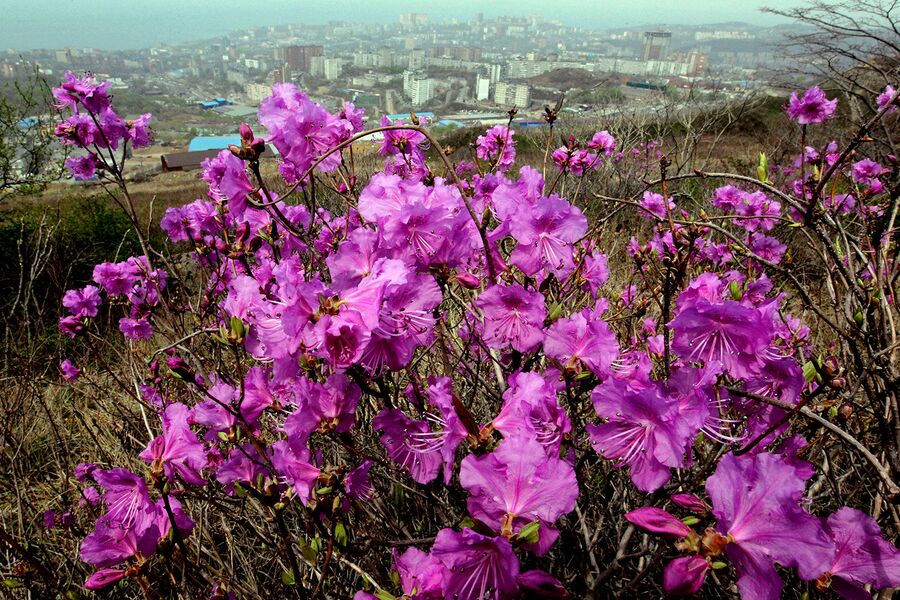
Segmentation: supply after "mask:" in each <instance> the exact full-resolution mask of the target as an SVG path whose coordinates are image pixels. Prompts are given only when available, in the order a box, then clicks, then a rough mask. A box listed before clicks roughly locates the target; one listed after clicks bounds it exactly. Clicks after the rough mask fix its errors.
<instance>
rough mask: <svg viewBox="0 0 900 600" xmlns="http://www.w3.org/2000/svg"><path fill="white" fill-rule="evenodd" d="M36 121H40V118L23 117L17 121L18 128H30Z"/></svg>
mask: <svg viewBox="0 0 900 600" xmlns="http://www.w3.org/2000/svg"><path fill="white" fill-rule="evenodd" d="M38 123H40V120H39V119H38V118H37V117H25V118H24V119H22V120H21V121H19V129H31V128H32V127H34V126H35V125H37V124H38Z"/></svg>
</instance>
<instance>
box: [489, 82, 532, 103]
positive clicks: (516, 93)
mask: <svg viewBox="0 0 900 600" xmlns="http://www.w3.org/2000/svg"><path fill="white" fill-rule="evenodd" d="M494 102H496V103H497V104H502V105H504V106H516V107H518V108H525V107H527V106H528V105H529V104H531V89H530V88H529V87H528V86H527V85H522V84H520V83H507V82H505V81H499V82H497V84H496V85H494Z"/></svg>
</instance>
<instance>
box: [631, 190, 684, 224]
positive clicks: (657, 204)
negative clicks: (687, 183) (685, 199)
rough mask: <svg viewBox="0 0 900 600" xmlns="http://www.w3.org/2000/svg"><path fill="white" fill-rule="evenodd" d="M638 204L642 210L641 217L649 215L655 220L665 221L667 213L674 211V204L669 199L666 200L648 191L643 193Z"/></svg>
mask: <svg viewBox="0 0 900 600" xmlns="http://www.w3.org/2000/svg"><path fill="white" fill-rule="evenodd" d="M639 204H640V205H641V208H642V209H643V211H641V214H642V215H644V214H646V215H650V216H651V217H656V218H657V219H666V218H667V217H668V215H669V213H670V212H671V211H673V210H675V202H674V201H673V200H672V199H671V198H669V199H668V200H666V199H665V198H663V196H662V194H656V193H654V192H651V191H650V190H647V191H646V192H644V197H643V198H641V200H640V202H639Z"/></svg>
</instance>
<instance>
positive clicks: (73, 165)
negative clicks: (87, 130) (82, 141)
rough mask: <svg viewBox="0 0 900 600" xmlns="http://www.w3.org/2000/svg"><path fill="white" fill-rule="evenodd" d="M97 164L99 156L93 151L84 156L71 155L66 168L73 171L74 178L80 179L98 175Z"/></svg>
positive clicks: (83, 179)
mask: <svg viewBox="0 0 900 600" xmlns="http://www.w3.org/2000/svg"><path fill="white" fill-rule="evenodd" d="M97 165H98V163H97V156H96V155H95V154H93V153H88V154H85V155H84V156H70V157H69V158H67V159H66V168H67V169H69V171H70V172H71V173H72V178H73V179H76V180H78V181H85V180H88V179H93V178H94V177H96V176H97Z"/></svg>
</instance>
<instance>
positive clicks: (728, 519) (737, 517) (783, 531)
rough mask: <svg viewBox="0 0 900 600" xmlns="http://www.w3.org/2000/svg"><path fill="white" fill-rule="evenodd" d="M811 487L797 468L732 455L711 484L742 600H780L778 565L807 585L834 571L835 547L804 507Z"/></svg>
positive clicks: (767, 458)
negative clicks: (789, 569) (792, 571)
mask: <svg viewBox="0 0 900 600" xmlns="http://www.w3.org/2000/svg"><path fill="white" fill-rule="evenodd" d="M807 475H808V473H807ZM805 483H806V482H805V480H804V479H803V478H802V477H801V476H800V471H798V469H797V468H796V467H795V466H794V465H792V464H790V463H788V462H787V461H785V460H784V459H783V458H782V457H781V456H778V455H774V454H768V453H762V454H759V455H757V456H754V457H740V458H738V457H736V456H734V455H733V454H728V455H726V456H724V457H723V458H722V459H720V460H719V464H718V466H717V467H716V472H715V473H714V474H713V475H712V476H711V477H710V478H709V479H707V482H706V493H707V494H708V495H709V497H710V500H711V501H712V513H713V515H714V516H715V517H716V521H717V529H718V530H719V532H720V533H721V534H722V535H725V536H726V537H728V542H729V543H728V545H727V546H726V547H725V553H726V555H727V556H728V559H729V560H730V561H731V563H732V564H733V565H734V568H735V570H736V571H737V574H738V581H737V584H738V589H739V590H740V592H741V597H742V598H754V599H757V598H758V599H759V600H777V599H778V598H779V597H780V595H781V587H782V581H781V577H779V576H778V572H777V571H776V570H775V563H778V564H780V565H782V566H784V567H792V568H796V569H797V571H798V574H799V576H800V578H801V579H804V580H812V579H816V578H818V577H819V576H820V575H821V574H822V573H824V572H826V571H827V570H828V569H829V567H831V565H832V562H833V558H834V544H833V542H832V541H831V540H830V539H829V537H828V535H826V533H825V531H824V530H823V528H822V524H821V522H820V521H819V519H817V518H816V517H814V516H812V515H810V514H809V513H807V512H806V511H805V510H803V508H802V507H801V504H800V503H801V501H802V499H803V490H804V487H805Z"/></svg>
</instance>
